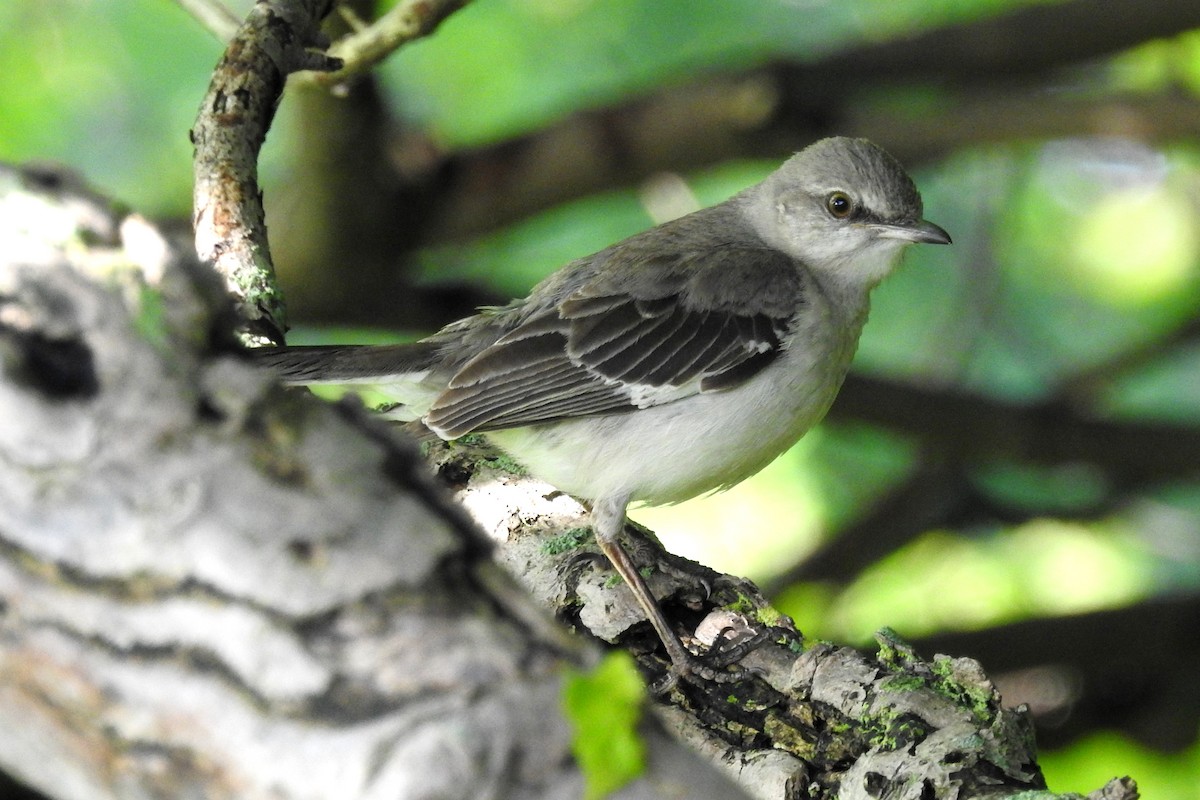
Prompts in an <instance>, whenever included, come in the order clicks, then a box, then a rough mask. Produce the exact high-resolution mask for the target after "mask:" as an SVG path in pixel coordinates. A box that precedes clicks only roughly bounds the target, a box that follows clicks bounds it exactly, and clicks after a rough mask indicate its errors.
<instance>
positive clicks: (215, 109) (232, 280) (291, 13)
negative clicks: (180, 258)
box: [191, 0, 341, 344]
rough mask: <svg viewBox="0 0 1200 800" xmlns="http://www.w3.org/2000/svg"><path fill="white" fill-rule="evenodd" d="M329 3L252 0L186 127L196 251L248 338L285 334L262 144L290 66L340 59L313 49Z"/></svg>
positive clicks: (323, 65) (319, 66) (329, 64)
mask: <svg viewBox="0 0 1200 800" xmlns="http://www.w3.org/2000/svg"><path fill="white" fill-rule="evenodd" d="M331 7H332V0H262V2H259V3H257V4H256V5H255V6H254V8H253V10H251V12H250V15H249V16H248V17H247V19H246V22H245V23H244V24H243V25H242V26H241V28H239V29H238V32H237V34H236V35H235V36H234V38H233V40H232V41H230V43H229V46H228V47H227V48H226V50H225V54H224V55H223V56H222V58H221V61H220V62H219V63H218V64H217V68H216V70H215V72H214V73H213V78H212V82H211V83H210V84H209V88H208V92H207V93H206V94H205V96H204V100H203V101H202V103H201V105H200V113H199V116H198V117H197V118H196V124H195V126H194V127H193V128H192V131H191V138H192V143H193V144H194V145H195V147H196V153H195V159H194V175H195V188H194V194H193V198H194V199H193V206H194V212H193V223H194V224H195V228H196V253H197V255H198V256H199V257H200V260H201V261H204V262H207V263H211V264H212V265H213V266H214V267H215V268H216V270H217V271H218V272H219V273H220V274H221V275H222V276H224V278H225V282H226V285H227V286H228V288H229V291H230V293H231V294H232V295H233V296H234V297H235V298H237V300H238V301H239V309H240V311H241V314H242V317H243V319H244V320H245V323H244V324H245V328H244V335H245V336H246V338H247V341H250V342H255V343H272V344H282V343H283V334H284V331H286V330H287V319H286V313H285V311H284V306H283V300H282V298H281V297H280V295H279V292H278V289H277V287H276V286H275V267H274V265H273V264H272V262H271V253H270V249H269V247H268V245H267V237H266V222H265V218H264V214H263V209H262V193H261V191H260V190H259V188H258V153H259V150H260V149H261V148H262V144H263V141H264V140H265V139H266V136H267V130H268V129H269V128H270V125H271V120H272V119H273V117H274V115H275V107H276V104H277V103H278V102H279V97H280V95H281V93H282V92H283V86H284V82H285V81H286V80H287V76H288V75H289V74H290V73H292V72H295V71H297V70H325V71H327V70H332V69H336V68H338V67H339V66H340V65H341V62H339V61H338V60H337V59H332V58H330V57H328V56H325V55H322V54H317V53H314V52H312V51H311V50H310V49H309V48H310V47H313V46H320V45H322V44H324V41H323V39H322V37H321V35H320V33H319V30H318V26H319V25H320V21H321V19H322V18H324V16H325V15H326V14H327V13H328V12H329V9H330V8H331Z"/></svg>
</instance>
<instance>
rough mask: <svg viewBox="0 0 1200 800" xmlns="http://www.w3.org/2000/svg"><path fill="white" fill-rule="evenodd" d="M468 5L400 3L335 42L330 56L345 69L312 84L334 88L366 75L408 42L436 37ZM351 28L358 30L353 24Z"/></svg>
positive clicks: (460, 1)
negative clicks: (355, 76)
mask: <svg viewBox="0 0 1200 800" xmlns="http://www.w3.org/2000/svg"><path fill="white" fill-rule="evenodd" d="M468 2H470V0H400V2H398V3H397V4H396V5H395V6H393V7H392V8H391V10H389V11H388V12H387V13H385V14H384V15H383V16H382V17H380V18H379V19H377V20H375V22H373V23H371V24H370V25H367V26H365V27H362V28H360V29H358V30H356V31H355V32H354V33H352V34H350V35H349V36H346V37H345V38H342V39H339V40H338V41H337V42H335V43H334V45H333V46H332V47H330V48H329V53H330V55H333V56H335V57H337V58H340V59H341V60H342V67H341V68H340V69H339V70H338V71H336V72H332V73H322V74H314V75H312V76H311V80H312V81H314V82H315V83H318V84H321V85H324V86H331V85H335V84H338V83H341V82H342V81H344V80H346V78H348V77H349V76H351V75H354V74H357V73H362V72H366V71H367V70H369V69H371V68H372V67H374V66H375V65H376V64H378V63H379V62H381V61H383V60H384V59H385V58H387V57H388V56H389V55H391V54H392V52H394V51H395V50H396V49H397V48H398V47H400V46H401V45H403V44H405V43H406V42H410V41H412V40H413V39H419V38H421V37H422V36H427V35H429V34H430V33H432V32H433V30H434V29H435V28H437V26H438V25H439V24H440V23H441V21H442V20H444V19H445V18H446V17H448V16H450V14H452V13H454V12H455V11H457V10H458V9H460V8H462V7H463V6H465V5H466V4H467V3H468ZM351 27H358V26H357V25H355V24H351Z"/></svg>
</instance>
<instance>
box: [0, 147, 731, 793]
mask: <svg viewBox="0 0 1200 800" xmlns="http://www.w3.org/2000/svg"><path fill="white" fill-rule="evenodd" d="M64 185H65V182H64V181H63V180H62V179H61V177H59V176H51V175H39V174H34V173H28V172H25V173H22V172H17V171H13V170H9V169H7V168H3V169H0V207H3V208H5V209H7V210H9V211H10V212H11V213H9V214H6V215H2V216H0V241H4V242H5V244H6V248H5V250H4V252H3V253H0V676H2V679H0V731H3V735H0V770H3V771H5V772H8V773H9V774H12V775H14V776H16V777H18V778H19V779H21V780H22V781H24V782H25V783H27V784H29V785H31V786H33V787H35V788H37V789H38V790H39V791H41V792H43V793H45V794H47V795H48V796H51V797H53V798H56V799H57V798H64V799H66V798H80V799H81V800H83V799H86V800H97V799H103V798H126V797H164V798H167V797H170V798H176V797H189V796H190V797H205V798H238V799H239V800H254V799H255V798H272V799H273V800H288V799H289V798H329V797H337V798H419V797H445V798H453V797H462V798H476V797H496V798H508V797H513V798H516V797H520V798H547V799H548V800H549V799H550V798H562V797H573V796H579V795H580V794H581V792H582V786H583V782H582V781H583V779H582V776H581V775H580V773H579V770H578V768H577V766H576V765H575V763H574V760H573V758H572V756H571V732H570V728H569V725H568V723H567V721H566V719H565V717H564V715H563V714H562V712H561V710H560V699H559V684H560V675H561V670H562V667H563V666H564V664H566V663H571V662H572V661H574V660H577V657H576V655H575V654H573V653H569V652H568V651H567V650H566V649H564V648H561V647H559V646H558V644H557V642H556V640H555V639H554V638H553V637H549V638H548V637H546V636H544V635H543V631H545V630H547V629H550V630H552V628H549V626H548V620H547V618H546V617H544V616H543V612H541V611H540V609H538V608H537V607H536V606H535V605H533V604H532V603H531V602H530V600H529V599H528V597H527V596H526V595H524V594H523V593H522V592H521V591H520V589H519V587H517V586H516V584H515V583H513V581H512V580H511V579H510V578H508V577H507V576H506V575H504V574H503V573H501V572H500V571H499V570H498V569H497V568H496V567H495V564H494V562H493V561H492V560H491V556H490V551H491V549H492V548H491V545H490V544H489V543H488V542H487V541H486V539H485V538H484V537H483V536H482V535H481V534H480V533H479V531H478V530H477V528H476V527H475V526H474V525H473V523H471V521H470V520H469V519H468V518H467V516H466V515H465V514H464V513H462V511H461V509H459V508H458V507H457V506H455V505H453V504H452V503H451V502H450V501H449V499H448V496H447V495H446V493H445V492H443V491H442V490H441V488H440V487H438V486H436V485H435V483H434V482H433V481H432V479H431V476H430V475H429V473H428V470H427V469H426V467H425V465H424V463H423V462H422V461H421V460H420V458H419V455H418V452H417V448H416V446H415V445H413V444H409V443H406V442H405V440H403V439H402V438H399V437H397V436H395V435H393V432H391V431H388V430H386V429H384V428H382V427H381V426H380V425H379V424H378V423H376V422H375V421H374V420H371V419H369V418H367V417H366V415H365V414H364V413H363V412H361V411H357V410H355V409H354V408H353V407H351V406H343V407H339V408H334V407H329V406H325V405H323V404H320V403H317V402H316V401H314V400H313V399H312V398H309V397H305V396H303V395H293V394H288V393H286V392H284V391H283V390H281V389H279V388H277V387H273V386H272V385H271V382H270V380H269V378H268V377H267V376H265V375H263V374H261V373H260V372H258V371H256V370H255V369H254V368H253V367H252V366H251V365H250V364H249V363H247V362H246V361H245V360H244V359H243V358H242V357H241V355H240V350H239V349H238V348H237V346H236V345H235V343H234V342H233V339H232V334H231V332H232V330H233V324H234V321H233V320H234V318H233V315H232V314H230V313H228V306H229V303H228V300H227V299H226V298H225V296H224V294H223V291H222V287H221V286H220V281H219V280H218V279H217V278H216V277H215V276H213V275H212V274H211V273H209V272H206V271H204V270H202V269H199V268H198V266H197V265H196V264H195V262H194V260H192V259H190V258H185V257H183V256H181V255H179V254H178V253H177V252H176V251H174V250H173V249H172V248H171V247H170V246H169V245H168V243H167V242H165V241H164V240H163V239H162V238H161V237H160V236H159V234H158V233H157V231H155V230H154V229H153V228H152V227H151V226H149V225H148V224H147V223H145V222H144V221H142V220H140V219H139V218H137V217H121V216H120V215H117V214H115V213H113V212H112V211H111V210H109V209H108V208H106V207H104V206H103V205H99V204H96V203H94V202H92V200H91V199H90V198H88V197H86V196H82V195H80V194H78V193H74V192H70V191H63V188H64ZM68 188H69V187H68ZM656 741H657V744H656V745H655V746H653V747H652V748H651V763H650V766H649V769H648V772H647V774H646V775H645V776H644V777H643V778H642V779H641V780H639V781H638V782H637V783H635V784H633V785H631V786H630V787H629V789H628V790H627V791H628V792H629V794H627V795H626V796H628V797H648V798H657V797H665V796H667V795H666V794H664V791H665V788H664V787H666V786H668V785H670V784H671V783H672V782H673V783H674V784H675V785H682V786H686V787H689V788H688V793H689V796H699V797H727V796H730V792H733V793H734V794H736V790H735V789H732V788H731V787H730V786H729V785H728V784H727V783H725V782H724V781H722V780H720V779H719V777H717V776H716V775H715V773H712V772H711V771H707V770H705V769H704V768H703V766H702V765H701V764H700V763H699V762H698V761H696V760H695V759H694V757H691V756H690V755H689V754H687V753H686V752H685V751H684V750H683V749H682V748H680V747H678V746H677V745H673V744H672V743H671V742H669V741H667V740H665V739H663V738H662V737H661V736H659V737H658V738H657V740H656Z"/></svg>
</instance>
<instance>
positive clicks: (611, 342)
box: [425, 247, 801, 438]
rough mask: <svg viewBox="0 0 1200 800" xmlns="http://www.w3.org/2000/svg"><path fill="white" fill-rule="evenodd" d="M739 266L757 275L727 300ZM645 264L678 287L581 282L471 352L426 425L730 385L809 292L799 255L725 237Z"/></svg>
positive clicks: (539, 414) (457, 424) (469, 426)
mask: <svg viewBox="0 0 1200 800" xmlns="http://www.w3.org/2000/svg"><path fill="white" fill-rule="evenodd" d="M676 261H678V259H676ZM731 265H733V269H735V270H737V271H738V272H740V273H750V274H751V275H752V280H750V282H749V283H750V289H749V291H744V290H745V289H746V287H747V282H746V281H744V280H743V281H740V282H739V283H738V287H739V291H737V292H736V293H735V295H736V296H735V297H730V298H728V299H729V302H722V301H721V297H720V295H721V292H720V289H719V288H717V289H715V290H714V285H719V284H720V278H719V277H717V276H719V275H720V274H721V273H719V272H717V270H725V271H726V274H727V273H728V270H729V269H730V268H731ZM648 268H653V269H663V270H667V272H665V273H664V276H663V280H661V281H657V282H655V281H651V282H641V285H656V286H658V287H660V288H661V287H664V286H665V287H667V289H668V290H671V291H672V292H673V293H671V294H669V295H666V296H660V297H638V296H635V294H633V293H623V292H619V291H612V290H611V289H610V288H609V286H608V285H606V284H607V283H610V282H607V281H591V282H588V283H585V284H584V285H583V286H582V287H580V288H578V289H576V290H575V291H573V292H571V293H570V294H569V295H568V296H567V297H566V298H565V299H564V300H562V301H561V302H559V303H557V304H556V305H553V306H551V307H548V308H545V309H543V310H541V311H539V312H537V313H535V314H533V315H531V316H530V317H529V318H528V319H526V320H525V321H524V322H523V323H522V324H520V325H518V326H517V327H515V328H514V329H512V330H510V331H509V332H508V333H506V334H505V335H503V336H501V337H500V338H499V339H497V340H496V342H495V343H494V344H492V345H491V346H489V347H487V348H485V349H483V350H482V351H481V352H480V353H479V354H478V355H476V356H475V357H474V358H472V359H471V360H469V361H468V362H466V363H465V364H464V365H463V366H462V367H461V368H460V369H459V371H458V372H457V374H455V375H454V377H453V379H452V380H451V381H450V383H449V385H448V387H447V389H446V390H445V391H444V392H443V393H442V394H441V395H440V396H439V397H438V398H437V400H436V401H435V402H434V404H433V406H432V407H431V408H430V410H429V413H428V414H427V415H426V417H425V422H426V424H427V425H429V427H430V428H432V429H433V430H435V431H437V432H438V433H440V434H441V435H443V436H446V437H448V438H455V437H458V436H462V435H464V434H466V433H469V432H471V431H486V430H494V429H498V428H514V427H522V426H527V425H536V424H538V423H544V422H550V421H553V420H558V419H563V418H568V417H578V416H585V415H591V414H607V413H619V412H623V411H632V410H634V409H637V408H646V407H648V406H654V405H660V404H662V403H669V402H674V401H677V400H679V399H681V398H684V397H688V396H690V395H694V394H697V393H700V392H715V391H721V390H723V389H729V388H732V387H734V386H737V385H739V384H741V383H743V382H744V381H746V380H748V379H750V378H751V377H752V376H754V375H755V374H757V373H758V372H759V371H760V370H762V369H763V367H765V366H766V365H767V364H769V363H770V362H771V360H772V359H774V358H775V357H776V356H777V355H778V353H779V351H780V347H781V342H782V341H783V339H784V337H785V335H786V333H787V330H788V326H789V325H790V324H791V322H792V318H793V316H794V314H795V311H796V309H797V308H798V306H799V304H800V302H801V298H800V287H799V281H798V278H797V273H796V269H795V265H794V264H793V263H792V262H791V261H790V260H789V259H787V258H786V256H783V255H782V254H780V253H778V252H777V251H772V250H768V249H763V248H742V249H739V248H730V247H726V248H720V249H717V250H711V251H709V252H707V253H704V254H702V255H700V256H699V257H696V256H693V257H691V258H689V259H688V261H687V264H686V265H683V266H682V268H681V265H680V264H679V263H674V264H664V263H659V264H655V265H652V266H650V267H648ZM743 277H744V276H743ZM635 285H636V282H635ZM714 291H715V293H716V296H715V297H714Z"/></svg>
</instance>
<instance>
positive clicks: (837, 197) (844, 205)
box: [825, 192, 854, 219]
mask: <svg viewBox="0 0 1200 800" xmlns="http://www.w3.org/2000/svg"><path fill="white" fill-rule="evenodd" d="M825 208H826V209H828V210H829V213H830V214H832V215H833V216H835V217H837V218H838V219H845V218H846V217H848V216H850V214H851V213H852V212H853V211H854V201H853V200H851V199H850V195H848V194H846V193H845V192H833V193H832V194H830V195H829V197H827V198H825Z"/></svg>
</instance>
